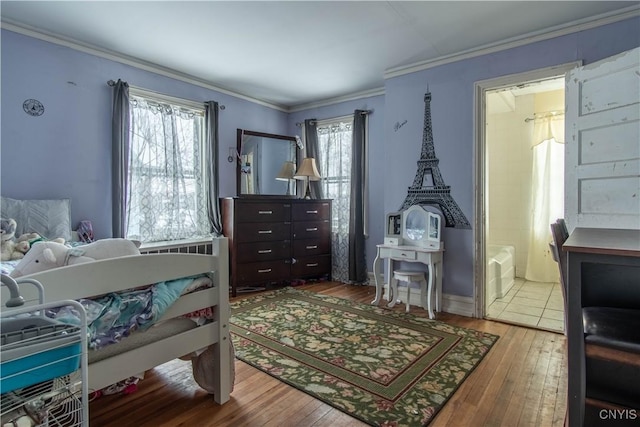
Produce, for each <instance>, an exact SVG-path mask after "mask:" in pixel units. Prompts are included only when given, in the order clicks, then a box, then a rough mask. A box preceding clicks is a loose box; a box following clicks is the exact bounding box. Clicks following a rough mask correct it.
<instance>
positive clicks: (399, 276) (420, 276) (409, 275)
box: [388, 270, 434, 319]
mask: <svg viewBox="0 0 640 427" xmlns="http://www.w3.org/2000/svg"><path fill="white" fill-rule="evenodd" d="M398 282H406V283H407V308H406V311H407V313H408V312H409V306H410V300H411V283H419V284H420V305H421V306H422V307H423V308H425V309H428V310H429V319H433V318H434V314H433V311H432V309H431V298H429V301H427V298H426V295H431V289H427V279H426V278H425V275H424V273H423V272H422V271H403V270H395V271H394V272H393V277H392V278H391V286H390V290H389V292H390V295H389V301H391V302H390V303H389V305H388V306H389V307H393V306H395V305H396V301H397V300H398Z"/></svg>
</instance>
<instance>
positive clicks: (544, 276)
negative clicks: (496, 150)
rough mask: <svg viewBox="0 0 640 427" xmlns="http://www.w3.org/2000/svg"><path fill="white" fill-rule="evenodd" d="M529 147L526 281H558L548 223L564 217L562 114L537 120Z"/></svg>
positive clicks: (549, 224)
mask: <svg viewBox="0 0 640 427" xmlns="http://www.w3.org/2000/svg"><path fill="white" fill-rule="evenodd" d="M531 145H532V150H533V167H532V180H531V185H532V193H531V202H530V203H531V212H532V216H531V230H530V234H529V252H528V256H527V269H526V273H525V278H526V279H527V280H531V281H536V282H558V280H559V277H558V267H557V265H556V262H555V261H554V260H553V257H552V255H551V251H550V249H549V242H551V241H552V236H551V223H552V222H555V221H556V219H558V218H563V216H564V115H560V116H551V117H543V118H540V119H536V120H535V121H534V126H533V134H532V139H531Z"/></svg>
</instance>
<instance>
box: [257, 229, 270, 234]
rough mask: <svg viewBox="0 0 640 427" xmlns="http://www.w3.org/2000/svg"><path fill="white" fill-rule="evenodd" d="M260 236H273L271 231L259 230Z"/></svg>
mask: <svg viewBox="0 0 640 427" xmlns="http://www.w3.org/2000/svg"><path fill="white" fill-rule="evenodd" d="M258 234H271V230H258Z"/></svg>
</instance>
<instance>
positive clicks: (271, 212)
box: [235, 202, 291, 223]
mask: <svg viewBox="0 0 640 427" xmlns="http://www.w3.org/2000/svg"><path fill="white" fill-rule="evenodd" d="M235 209H236V222H238V223H240V222H271V221H273V222H284V221H289V220H291V204H290V203H282V202H280V203H279V202H264V203H248V202H244V203H243V202H239V203H237V205H236V208H235Z"/></svg>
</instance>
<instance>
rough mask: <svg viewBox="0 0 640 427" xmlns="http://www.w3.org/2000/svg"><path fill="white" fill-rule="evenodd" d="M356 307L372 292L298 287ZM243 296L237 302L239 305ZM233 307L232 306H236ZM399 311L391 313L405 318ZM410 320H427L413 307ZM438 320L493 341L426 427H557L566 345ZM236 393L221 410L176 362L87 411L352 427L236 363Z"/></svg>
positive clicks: (110, 418)
mask: <svg viewBox="0 0 640 427" xmlns="http://www.w3.org/2000/svg"><path fill="white" fill-rule="evenodd" d="M300 289H307V290H311V291H314V292H318V293H323V294H330V295H334V296H337V297H341V298H345V299H351V300H354V301H358V302H362V303H370V302H371V301H372V300H373V297H374V294H375V288H374V287H371V286H349V285H344V284H339V283H332V282H327V283H318V284H310V285H304V286H301V287H300ZM243 297H245V296H239V297H238V298H243ZM236 299H237V298H236ZM404 309H405V306H404V304H400V305H398V306H396V307H395V308H394V310H398V311H400V312H402V311H404ZM411 313H413V314H415V315H418V316H425V317H426V316H428V314H427V313H426V312H425V311H424V310H422V309H420V308H419V307H413V306H412V307H411ZM438 320H440V321H443V322H446V323H449V324H452V325H457V326H462V327H467V328H473V329H477V330H481V331H485V332H489V333H493V334H497V335H500V339H499V340H498V342H497V343H496V344H495V346H494V347H493V348H492V349H491V351H490V352H489V354H488V355H487V356H486V357H485V358H484V359H483V360H482V362H481V363H480V365H479V366H478V367H477V368H476V369H475V370H474V371H473V373H472V374H471V375H470V376H469V378H467V380H466V381H465V382H464V383H462V385H461V386H460V388H459V389H458V390H457V391H456V392H455V394H454V395H453V396H452V397H451V399H450V400H449V401H448V402H447V403H446V404H445V406H444V407H443V408H442V410H441V411H440V413H439V414H438V415H437V416H436V418H435V419H434V421H433V422H432V423H431V424H430V425H429V427H437V426H510V427H511V426H516V425H518V426H562V425H563V422H564V414H565V410H566V393H567V358H566V354H565V337H564V335H561V334H556V333H553V332H545V331H540V330H535V329H527V328H523V327H519V326H513V325H508V324H504V323H498V322H494V321H487V320H480V319H472V318H467V317H462V316H456V315H452V314H448V313H441V314H438ZM235 366H236V381H235V388H234V391H233V393H232V394H231V400H230V401H229V402H227V403H226V404H224V405H222V406H218V405H216V403H215V402H214V401H213V399H211V397H209V396H208V395H207V393H206V392H204V391H203V390H201V389H200V388H199V387H198V386H197V385H196V384H195V382H194V381H193V379H192V377H191V363H190V362H185V361H181V360H175V361H172V362H169V363H166V364H164V365H162V366H159V367H157V368H155V369H153V370H151V371H148V372H147V375H146V378H145V380H144V381H142V382H140V384H139V386H138V391H136V392H135V393H133V394H130V395H116V396H104V397H102V398H99V399H97V400H95V401H93V402H92V403H91V404H90V423H91V425H92V426H117V427H123V426H154V427H155V426H198V427H204V426H211V427H213V426H216V427H218V426H234V427H236V426H278V427H280V426H292V427H293V426H295V427H305V426H314V427H321V426H331V427H336V426H359V425H365V424H363V423H361V422H360V421H358V420H355V419H353V418H351V417H350V416H348V415H346V414H344V413H343V412H341V411H339V410H337V409H333V408H332V407H331V406H329V405H327V404H325V403H323V402H321V401H319V400H317V399H314V398H312V397H311V396H309V395H307V394H305V393H303V392H301V391H299V390H297V389H294V388H293V387H290V386H288V385H286V384H284V383H282V382H280V381H278V380H276V379H274V378H272V377H271V376H269V375H267V374H264V373H262V372H260V371H258V370H257V369H255V368H253V367H251V366H249V365H247V364H245V363H243V362H240V361H236V365H235Z"/></svg>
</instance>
